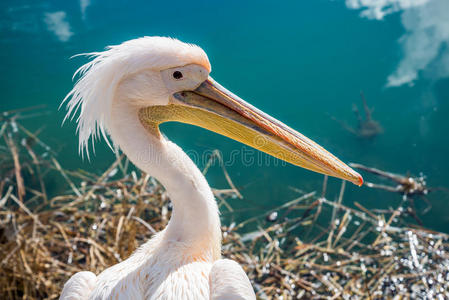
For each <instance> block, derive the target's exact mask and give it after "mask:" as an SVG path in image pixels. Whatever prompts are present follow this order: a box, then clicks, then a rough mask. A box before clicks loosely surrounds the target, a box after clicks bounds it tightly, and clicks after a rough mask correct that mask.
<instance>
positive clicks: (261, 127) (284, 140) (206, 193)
mask: <svg viewBox="0 0 449 300" xmlns="http://www.w3.org/2000/svg"><path fill="white" fill-rule="evenodd" d="M90 55H91V57H92V59H91V60H90V61H89V62H88V63H86V64H85V65H83V66H82V67H80V68H79V69H78V70H77V71H76V72H75V75H74V76H76V75H79V77H80V78H79V80H78V81H77V83H76V84H75V86H74V87H73V89H72V90H71V91H70V93H69V94H68V95H67V96H66V98H65V99H64V101H63V103H64V102H66V103H67V115H66V118H73V116H74V115H77V116H78V119H77V122H78V124H77V131H78V134H79V150H80V152H81V154H83V153H87V155H88V154H89V144H90V142H91V141H92V142H93V141H95V140H97V139H98V138H101V137H102V136H103V137H104V138H105V139H106V140H107V141H108V139H109V138H110V140H111V141H112V142H113V146H111V147H113V149H118V148H119V149H121V150H122V151H123V153H125V154H126V155H127V157H128V158H129V159H130V161H131V162H132V163H133V164H135V165H136V166H137V167H138V168H140V169H141V170H142V171H144V172H146V173H148V174H150V175H151V176H153V177H155V178H156V179H158V181H159V182H160V183H161V184H162V185H163V186H164V187H165V189H166V191H167V193H168V195H169V196H170V200H171V201H172V204H173V212H172V216H171V219H170V222H169V223H168V225H167V227H166V228H165V229H164V230H162V231H161V232H159V233H157V234H156V235H155V236H154V237H152V238H151V239H150V240H149V241H147V242H146V243H144V244H143V245H142V246H141V247H140V248H139V249H137V250H136V251H135V252H134V253H133V254H132V255H131V256H130V257H129V258H128V259H126V260H124V261H122V262H120V263H118V264H116V265H114V266H112V267H110V268H108V269H106V270H104V271H103V272H102V273H101V274H99V275H98V276H96V275H95V274H93V273H91V272H79V273H76V274H75V275H73V276H72V277H71V278H70V279H69V280H68V281H67V282H66V284H65V285H64V288H63V290H62V294H61V297H60V299H64V300H67V299H214V300H215V299H255V294H254V291H253V288H252V286H251V284H250V281H249V279H248V277H247V275H246V274H245V273H244V271H243V269H242V268H241V266H240V265H238V264H237V263H236V262H234V261H232V260H229V259H222V258H221V240H222V237H221V230H220V218H219V211H218V207H217V204H216V202H215V199H214V196H213V194H212V191H211V188H210V187H209V185H208V183H207V181H206V179H205V178H204V176H203V175H202V173H201V172H200V170H199V169H198V167H197V166H196V165H195V164H194V163H193V162H192V161H191V160H190V159H189V157H188V156H187V155H186V154H185V153H184V152H183V151H182V149H181V148H180V147H178V146H177V145H176V144H174V143H173V142H171V141H169V140H168V139H167V138H166V137H164V135H162V134H161V132H160V131H159V124H161V123H164V122H172V121H174V122H182V123H187V124H191V125H196V126H200V127H203V128H205V129H208V130H211V131H214V132H216V133H219V134H221V135H224V136H227V137H229V138H232V139H234V140H237V141H239V142H241V143H243V144H246V145H249V146H251V147H254V148H256V149H258V150H260V151H263V152H265V153H268V154H270V155H272V156H274V157H277V158H279V159H282V160H284V161H287V162H289V163H292V164H294V165H297V166H301V167H303V168H306V169H309V170H312V171H315V172H319V173H322V174H326V175H330V176H334V177H338V178H341V179H344V180H348V181H350V182H353V183H355V184H356V185H361V184H362V182H363V179H362V177H361V176H360V175H359V174H358V173H357V172H355V171H354V170H352V169H351V168H349V167H348V166H347V165H346V164H344V163H343V162H341V161H340V160H338V159H337V158H336V157H334V156H333V155H332V154H330V153H329V152H327V151H326V150H325V149H324V148H322V147H321V146H319V145H318V144H316V143H315V142H313V141H312V140H310V139H308V138H307V137H305V136H303V135H302V134H300V133H298V132H296V131H294V130H293V129H291V128H289V127H288V126H286V125H284V124H283V123H281V122H279V121H278V120H276V119H274V118H272V117H270V116H268V115H267V114H265V113H263V112H262V111H260V110H258V109H256V108H255V107H253V106H252V105H250V104H248V103H247V102H245V101H243V100H242V99H240V98H239V97H237V96H236V95H234V94H232V93H231V92H230V91H228V90H227V89H225V88H224V87H222V86H221V85H219V84H218V83H217V82H215V81H214V80H213V79H212V78H211V77H210V76H209V73H210V72H211V65H210V63H209V59H208V57H207V55H206V53H205V52H204V51H203V50H202V49H201V48H200V47H198V46H195V45H192V44H187V43H183V42H181V41H179V40H176V39H172V38H166V37H143V38H138V39H134V40H130V41H127V42H124V43H122V44H120V45H116V46H110V47H108V48H107V49H106V50H105V51H104V52H96V53H91V54H90ZM236 71H238V72H245V70H236ZM279 89H282V87H279ZM292 96H293V95H292ZM287 100H288V99H277V100H276V101H279V102H278V103H284V105H287V103H286V101H287Z"/></svg>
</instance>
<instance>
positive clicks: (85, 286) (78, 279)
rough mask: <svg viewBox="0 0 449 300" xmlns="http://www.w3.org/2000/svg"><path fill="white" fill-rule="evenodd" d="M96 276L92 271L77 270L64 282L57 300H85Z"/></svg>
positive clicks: (92, 287) (93, 285)
mask: <svg viewBox="0 0 449 300" xmlns="http://www.w3.org/2000/svg"><path fill="white" fill-rule="evenodd" d="M96 281H97V277H96V276H95V274H94V273H92V272H87V271H84V272H78V273H76V274H75V275H73V276H72V277H70V279H69V280H68V281H67V282H66V283H65V284H64V289H63V290H62V293H61V297H60V298H59V300H87V299H88V298H89V295H90V293H91V292H92V290H93V289H94V287H95V283H96Z"/></svg>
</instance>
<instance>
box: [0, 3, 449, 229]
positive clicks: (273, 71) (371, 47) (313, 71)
mask: <svg viewBox="0 0 449 300" xmlns="http://www.w3.org/2000/svg"><path fill="white" fill-rule="evenodd" d="M448 12H449V1H447V0H415V1H413V0H407V1H401V0H384V1H375V0H373V1H369V0H364V1H362V0H346V1H344V0H334V1H331V0H314V1H277V2H273V1H257V2H252V3H247V2H243V1H232V0H231V1H226V2H224V1H132V2H131V1H124V0H111V1H99V0H80V1H40V0H32V1H22V0H14V1H10V0H3V1H1V3H0V89H1V91H2V95H1V97H2V100H1V102H0V111H5V110H10V109H16V108H22V107H27V106H34V105H39V104H45V105H46V107H45V111H48V112H49V114H47V115H45V117H37V118H33V119H29V120H25V121H24V122H23V123H24V125H25V126H27V127H28V128H30V129H34V130H37V129H39V128H44V130H43V131H42V132H41V133H40V138H41V139H42V140H45V141H46V142H47V143H48V144H49V146H50V147H52V148H53V149H55V150H57V151H58V153H59V154H58V157H59V161H60V162H61V163H62V164H63V165H64V167H65V168H68V169H86V170H89V171H92V172H97V173H101V172H102V171H104V170H105V169H106V168H107V166H109V164H110V163H111V161H112V160H113V159H114V155H113V154H112V153H111V151H110V149H108V148H107V146H106V144H105V143H104V142H101V143H98V144H97V145H96V155H95V156H93V157H92V158H91V161H90V162H89V161H87V160H83V159H81V158H80V156H79V155H78V140H77V137H76V135H75V124H74V122H67V123H66V124H64V126H61V123H62V120H63V118H64V115H65V110H64V108H61V109H60V110H59V111H58V107H59V105H60V103H61V101H62V99H63V98H64V97H65V95H66V94H67V93H68V92H69V91H70V89H71V88H72V86H73V81H72V75H73V73H74V71H75V70H76V69H77V68H78V67H79V66H80V65H82V64H83V63H85V62H86V61H87V60H86V59H85V58H84V57H75V58H72V59H71V57H72V56H73V55H76V54H79V53H86V52H93V51H101V50H102V49H104V48H105V47H106V46H107V45H114V44H119V43H121V42H123V41H126V40H129V39H133V38H137V37H141V36H146V35H147V36H151V35H161V36H170V37H175V38H178V39H181V40H182V41H185V42H190V43H195V44H198V45H199V46H201V47H202V48H203V49H204V50H205V51H206V53H207V54H208V56H209V59H210V61H211V64H212V69H213V70H212V74H211V75H212V76H213V77H214V78H215V79H216V80H217V81H219V82H220V83H221V84H222V85H224V86H225V87H226V88H228V89H230V90H231V91H233V92H234V93H236V94H237V95H239V96H240V97H242V98H243V99H245V100H247V101H248V102H250V103H252V104H254V105H255V106H257V107H258V108H260V109H262V110H263V111H265V112H267V113H268V114H270V115H272V116H274V117H276V118H277V119H280V120H282V121H283V122H284V123H286V124H288V125H289V126H291V127H293V128H295V129H297V130H298V131H300V132H301V133H303V134H305V135H306V136H308V137H310V138H312V139H314V140H315V141H317V142H318V143H320V144H321V145H322V146H324V147H325V148H327V149H328V150H330V151H331V152H332V153H334V154H335V155H336V156H338V157H339V158H341V159H342V160H343V161H345V162H358V163H363V164H364V165H368V166H372V167H376V168H380V169H382V170H386V171H389V172H393V173H400V174H404V175H406V174H410V175H414V176H421V173H422V174H424V175H425V176H426V178H427V179H426V181H427V184H428V186H430V187H438V190H431V192H430V194H429V195H428V196H427V198H428V199H429V201H430V203H431V204H432V208H431V210H430V211H429V212H427V213H426V214H424V215H422V216H420V218H421V220H422V221H423V223H424V225H425V226H426V227H429V228H432V229H435V230H439V231H443V232H447V233H449V205H448V203H449V195H448V193H447V192H446V190H445V189H446V188H449V180H448V178H447V176H448V174H447V173H448V171H449V155H448V154H449V138H448V132H449V122H448V116H449V14H448ZM361 91H363V95H364V97H365V98H366V103H367V106H368V107H369V110H368V111H369V112H371V113H372V115H371V117H372V119H373V120H374V121H375V122H377V123H376V124H377V125H379V126H374V131H368V132H367V131H364V130H362V129H363V128H364V127H363V126H364V124H365V123H364V122H363V121H362V122H359V121H358V120H357V112H358V113H359V115H360V117H362V118H363V117H365V109H364V106H363V101H362V98H361V95H360V93H361ZM162 129H163V131H164V133H165V134H166V135H167V136H168V137H169V138H170V139H172V140H173V141H175V142H176V143H177V144H179V145H180V146H181V147H183V149H184V150H185V151H189V152H190V151H195V153H200V154H201V153H205V152H208V151H211V150H214V149H219V150H220V151H221V153H222V156H223V160H224V162H225V163H226V167H227V170H228V172H229V174H230V175H231V177H232V179H233V181H234V183H235V185H236V186H237V187H238V188H239V189H240V191H241V193H242V194H243V196H244V199H243V200H241V199H234V200H232V201H233V203H232V206H233V207H237V208H240V210H239V211H240V214H239V217H241V218H247V217H248V215H253V214H255V213H257V211H259V213H260V211H263V210H266V209H267V208H271V207H274V206H278V205H280V204H281V203H283V202H286V201H288V200H290V199H292V198H293V197H295V195H297V192H295V189H300V190H304V191H310V190H320V189H321V184H322V181H323V177H322V176H320V175H318V174H314V173H312V172H309V171H306V170H303V169H300V168H297V167H294V166H290V165H285V164H282V163H280V162H276V161H275V160H274V159H271V158H268V156H266V155H265V154H261V153H256V152H252V154H251V155H252V157H253V160H252V161H250V162H248V161H247V160H245V159H244V158H243V157H241V156H239V157H238V158H237V159H233V160H231V157H232V156H233V155H232V153H233V151H236V150H237V151H238V153H243V152H245V151H246V150H248V151H250V150H249V148H248V149H246V150H242V149H245V148H242V147H243V146H241V145H240V144H238V143H236V142H234V141H231V140H229V139H227V138H224V137H221V136H218V135H216V134H213V133H210V132H207V131H205V130H203V129H199V128H195V127H192V126H187V125H184V124H164V125H163V128H162ZM197 164H198V165H199V166H200V167H201V168H202V167H204V164H205V161H204V160H201V159H200V160H198V161H197ZM365 179H366V180H370V181H375V182H380V183H384V184H391V182H388V181H382V180H380V179H379V178H376V177H370V176H365ZM208 180H209V183H210V184H211V185H212V186H213V187H221V188H223V187H226V181H225V179H224V176H223V175H222V173H221V169H220V168H219V167H214V168H212V170H211V172H209V173H208ZM339 185H340V181H339V180H337V179H329V194H328V197H329V198H330V199H333V198H335V197H336V195H337V194H338V189H339ZM54 188H55V191H56V190H57V188H58V183H55V187H54ZM50 192H51V191H50ZM333 194H335V195H333ZM401 199H402V198H401V196H400V195H399V194H395V193H389V192H386V191H383V190H373V189H369V188H367V187H362V188H358V187H356V186H349V185H348V186H347V189H346V194H345V198H344V202H345V204H347V205H349V206H350V205H352V203H353V202H354V201H357V202H359V203H361V204H363V205H364V206H365V207H367V208H373V207H376V208H382V207H384V208H389V207H396V206H397V205H398V203H399V202H400V201H402V200H401ZM415 205H416V207H417V211H418V212H419V211H420V210H421V211H422V210H424V208H425V207H426V206H427V204H426V203H425V202H424V201H423V200H422V199H420V198H418V199H417V200H416V201H415Z"/></svg>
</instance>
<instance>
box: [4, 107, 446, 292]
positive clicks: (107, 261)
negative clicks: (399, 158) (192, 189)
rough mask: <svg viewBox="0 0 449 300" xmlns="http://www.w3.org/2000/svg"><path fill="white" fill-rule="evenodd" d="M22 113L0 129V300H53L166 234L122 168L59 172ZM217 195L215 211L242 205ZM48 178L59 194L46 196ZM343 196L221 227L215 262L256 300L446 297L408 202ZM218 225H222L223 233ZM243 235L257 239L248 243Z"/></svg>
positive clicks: (436, 261)
mask: <svg viewBox="0 0 449 300" xmlns="http://www.w3.org/2000/svg"><path fill="white" fill-rule="evenodd" d="M24 116H26V113H25V112H23V111H16V112H9V113H8V114H3V117H2V118H1V119H0V137H1V139H2V141H3V142H2V143H0V162H1V164H2V168H1V170H0V175H1V178H0V179H1V182H0V268H1V272H2V276H1V277H0V299H41V298H48V299H55V298H58V296H59V292H60V290H61V288H62V286H63V284H64V282H65V281H66V280H67V279H68V278H69V277H70V276H71V275H72V274H73V273H75V272H78V271H81V270H90V271H93V272H95V273H97V274H98V273H99V272H101V271H102V270H104V269H105V268H107V267H108V266H111V265H113V264H116V263H118V262H120V261H122V260H123V259H126V258H127V257H128V256H129V255H130V254H131V253H132V252H133V251H134V249H136V247H138V246H139V245H141V244H142V243H143V242H144V241H146V240H148V239H149V238H151V236H152V235H153V234H154V233H155V232H157V231H159V230H161V229H162V228H164V226H165V225H166V224H167V221H168V219H169V217H170V204H169V200H168V197H167V196H166V194H165V192H164V190H163V188H162V187H161V186H160V185H159V184H158V183H157V182H156V181H154V180H153V179H152V178H150V177H149V176H147V175H145V174H138V173H135V172H132V171H130V170H129V168H128V162H127V160H126V159H124V158H123V157H117V160H116V161H115V162H114V163H113V164H112V165H111V167H110V168H109V169H108V170H106V171H105V172H104V173H103V174H102V175H94V174H89V173H87V172H84V171H76V172H73V171H68V170H65V169H64V168H63V167H62V166H61V165H60V164H59V162H58V161H57V159H56V156H55V154H54V153H52V151H51V149H49V148H48V147H47V146H46V145H45V144H44V143H43V142H42V141H40V140H39V139H38V138H37V137H36V135H35V134H32V133H30V132H29V131H27V130H26V129H25V128H23V127H21V126H20V124H19V121H20V118H22V117H24ZM223 171H224V172H225V177H226V178H227V179H228V182H229V183H230V187H231V188H230V189H228V190H215V194H216V196H217V200H218V201H219V204H220V207H221V210H223V211H230V210H232V208H231V206H230V205H229V203H228V200H229V197H235V196H237V197H240V194H239V193H238V191H236V190H235V188H234V186H233V185H232V182H231V181H230V178H229V175H228V174H227V173H226V170H225V169H223ZM55 177H57V178H59V181H60V182H65V183H66V186H67V190H66V191H65V192H64V193H61V194H60V195H57V196H53V197H51V196H50V195H49V194H48V193H47V189H48V185H49V184H50V183H51V182H54V180H55ZM344 190H345V185H344V183H343V184H342V187H341V190H340V191H339V193H338V195H337V196H336V197H335V201H330V200H329V199H328V198H326V179H325V181H324V184H323V190H322V191H321V194H320V195H317V193H316V192H311V193H303V192H301V191H298V198H296V199H293V200H291V201H288V202H286V203H285V204H283V205H282V206H280V207H277V208H275V209H273V210H270V211H267V212H266V213H264V214H263V215H262V216H256V217H254V218H251V219H248V220H247V221H245V222H242V223H240V224H234V223H232V224H229V225H228V226H223V237H224V241H223V254H224V256H226V257H229V258H232V259H235V260H236V261H238V262H239V263H241V264H242V265H243V267H244V268H245V271H246V272H247V274H248V276H249V277H250V279H251V281H252V282H253V285H254V287H255V289H256V292H257V295H258V297H260V298H268V299H271V298H274V299H278V298H280V296H283V299H292V298H301V297H303V298H306V299H308V298H316V299H321V298H329V299H333V298H334V299H335V298H347V299H349V298H350V299H381V298H393V297H395V296H398V295H400V296H402V297H404V298H425V297H428V298H437V297H438V295H441V297H442V298H441V299H444V298H449V286H448V285H449V255H448V250H449V242H448V236H447V235H445V234H442V233H435V232H430V231H428V230H424V229H422V228H418V227H416V226H414V225H410V224H408V223H407V221H406V220H408V218H406V214H405V212H406V211H407V210H406V206H407V201H405V200H404V201H402V202H401V203H400V205H398V207H397V208H395V209H391V210H383V211H369V210H367V209H366V208H364V207H363V206H362V205H361V204H358V203H357V204H356V205H355V206H356V207H357V208H356V209H355V208H350V207H346V206H344V205H342V203H343V201H342V200H343V197H344ZM226 222H227V221H226V220H224V223H225V224H226ZM248 228H252V229H254V228H256V229H255V230H251V231H250V232H249V229H248Z"/></svg>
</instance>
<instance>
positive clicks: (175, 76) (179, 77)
mask: <svg viewBox="0 0 449 300" xmlns="http://www.w3.org/2000/svg"><path fill="white" fill-rule="evenodd" d="M173 78H174V79H181V78H182V73H181V72H179V71H174V72H173Z"/></svg>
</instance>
